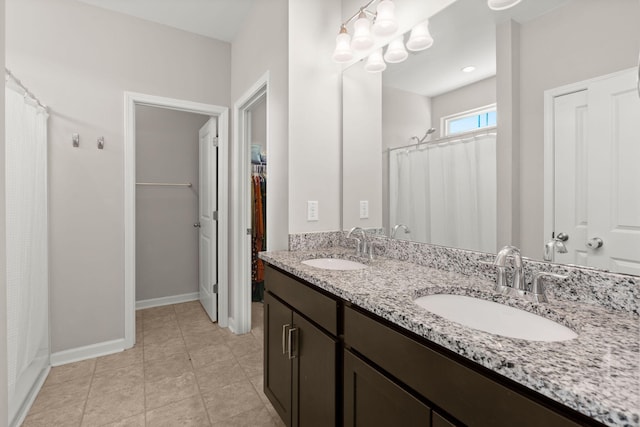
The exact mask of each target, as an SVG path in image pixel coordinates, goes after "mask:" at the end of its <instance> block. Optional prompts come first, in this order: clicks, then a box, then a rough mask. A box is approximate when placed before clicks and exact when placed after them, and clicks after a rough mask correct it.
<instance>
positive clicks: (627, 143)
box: [343, 0, 640, 275]
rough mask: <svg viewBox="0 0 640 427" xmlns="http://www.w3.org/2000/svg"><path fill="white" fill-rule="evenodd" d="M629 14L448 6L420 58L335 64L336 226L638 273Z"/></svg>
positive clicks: (627, 8) (572, 0) (629, 10)
mask: <svg viewBox="0 0 640 427" xmlns="http://www.w3.org/2000/svg"><path fill="white" fill-rule="evenodd" d="M639 16H640V5H639V4H638V3H637V1H634V0H615V1H613V2H612V1H605V0H543V1H527V0H525V1H523V2H521V3H520V4H519V5H517V6H516V7H514V8H512V9H509V10H507V11H502V12H495V11H491V10H489V9H488V8H487V7H486V4H485V2H478V1H474V0H458V1H456V2H454V3H453V4H451V5H450V6H449V7H447V8H446V9H444V10H442V11H441V12H439V13H438V14H437V15H435V16H432V17H430V18H429V21H430V30H431V33H432V35H433V37H434V39H435V43H434V45H433V46H432V47H431V48H430V49H428V50H426V51H422V52H417V53H412V54H410V56H409V59H408V60H407V61H405V62H403V63H400V64H388V67H387V70H386V71H384V72H383V73H381V74H370V73H366V72H365V71H364V70H363V69H362V63H357V64H354V65H353V66H351V67H349V68H348V69H346V70H345V71H344V73H343V103H344V105H343V115H344V116H343V141H344V145H343V147H344V148H343V168H344V171H343V178H344V180H343V198H344V199H343V224H344V228H345V229H349V228H351V227H353V226H360V227H369V228H380V229H383V230H384V231H385V233H386V234H387V235H391V234H394V237H395V238H400V239H408V240H413V241H421V242H428V243H433V244H439V245H444V246H452V247H458V248H466V249H474V250H480V251H486V252H496V251H497V248H498V247H499V246H502V245H503V244H505V243H511V244H515V245H517V246H519V247H521V248H522V251H523V254H525V255H526V256H529V257H532V258H536V259H543V258H544V259H547V260H552V261H555V262H562V263H575V264H581V265H589V266H594V267H598V268H605V269H610V270H613V271H619V272H624V273H629V274H638V275H640V237H638V236H640V190H639V189H638V186H637V185H636V186H635V188H634V184H633V183H634V182H635V183H637V182H640V172H638V170H637V169H639V168H634V167H632V166H631V164H632V163H633V161H632V160H630V159H636V162H637V159H638V158H640V144H637V141H639V140H640V125H639V124H637V117H640V98H639V97H638V94H637V93H636V87H635V75H636V73H637V68H635V66H636V61H637V60H638V50H639V47H640V46H639V43H638V40H639V38H640V28H639V27H638V26H637V18H638V17H639ZM575 93H580V94H581V95H580V96H576V95H574V96H573V97H571V96H568V95H571V94H575ZM596 98H597V99H598V101H596ZM363 107H365V108H363ZM611 111H617V113H615V114H613V113H611ZM633 117H636V119H633ZM496 125H497V126H496ZM603 141H606V143H603ZM511 152H513V153H514V154H510V153H511ZM518 152H519V155H518ZM498 159H500V160H498ZM505 159H511V161H512V163H510V164H507V165H505V162H504V161H505ZM511 168H512V169H513V172H510V170H511ZM596 171H597V172H596ZM506 184H508V185H506ZM510 185H513V190H512V191H511V193H509V194H505V188H509V186H510ZM363 203H364V204H365V205H366V207H367V208H368V209H367V210H368V212H364V211H363ZM506 210H509V212H508V214H509V215H510V218H511V219H512V221H503V220H501V218H504V215H505V211H506ZM600 211H602V212H600ZM604 211H606V212H608V214H607V215H608V216H607V218H604V216H605V213H604ZM365 213H366V215H365ZM509 215H507V217H509ZM600 217H603V219H599V220H598V219H597V218H600ZM507 222H509V223H507ZM505 230H506V231H508V232H510V234H509V233H506V234H505ZM394 232H395V233H394ZM501 233H502V235H509V236H510V238H509V240H508V241H503V240H504V239H502V240H501V238H500V237H499V236H501ZM560 233H563V237H564V236H568V238H567V239H566V240H561V239H558V235H559V234H560ZM594 239H595V240H594ZM598 239H599V240H598ZM599 241H602V244H600V243H599ZM598 245H600V246H598Z"/></svg>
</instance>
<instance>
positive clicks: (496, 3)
mask: <svg viewBox="0 0 640 427" xmlns="http://www.w3.org/2000/svg"><path fill="white" fill-rule="evenodd" d="M521 1H522V0H487V5H488V6H489V9H491V10H505V9H509V8H510V7H513V6H515V5H517V4H518V3H520V2H521Z"/></svg>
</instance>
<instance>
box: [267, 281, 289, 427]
mask: <svg viewBox="0 0 640 427" xmlns="http://www.w3.org/2000/svg"><path fill="white" fill-rule="evenodd" d="M291 315H292V312H291V310H290V309H288V308H287V307H286V306H285V305H284V304H282V303H281V302H280V301H278V300H277V299H275V298H274V297H273V296H272V295H271V294H270V293H269V292H265V294H264V394H266V395H267V397H268V398H269V401H271V404H272V405H273V407H274V408H275V410H276V411H277V412H278V414H279V415H280V418H282V420H283V421H284V423H285V424H286V425H288V426H290V425H291V386H292V383H291V360H290V359H289V355H288V354H284V351H283V345H284V337H283V335H284V334H285V333H286V332H287V329H286V328H287V327H291V322H292V318H291ZM283 328H284V330H283Z"/></svg>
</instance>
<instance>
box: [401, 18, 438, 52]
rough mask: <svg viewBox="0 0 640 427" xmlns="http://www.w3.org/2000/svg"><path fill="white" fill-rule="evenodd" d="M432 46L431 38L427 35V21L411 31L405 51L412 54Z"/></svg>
mask: <svg viewBox="0 0 640 427" xmlns="http://www.w3.org/2000/svg"><path fill="white" fill-rule="evenodd" d="M431 45H433V37H431V34H430V33H429V21H428V20H427V21H424V22H422V23H420V24H418V25H416V26H415V27H413V29H412V30H411V35H410V36H409V40H408V41H407V49H409V50H410V51H412V52H416V51H419V50H424V49H427V48H430V47H431Z"/></svg>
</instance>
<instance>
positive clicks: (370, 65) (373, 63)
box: [364, 48, 387, 73]
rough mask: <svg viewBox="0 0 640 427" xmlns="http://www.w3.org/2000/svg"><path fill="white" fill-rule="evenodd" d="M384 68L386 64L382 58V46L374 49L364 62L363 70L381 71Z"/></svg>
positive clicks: (370, 71)
mask: <svg viewBox="0 0 640 427" xmlns="http://www.w3.org/2000/svg"><path fill="white" fill-rule="evenodd" d="M386 68H387V64H385V62H384V59H382V48H380V49H376V50H374V51H373V52H372V53H371V55H369V57H368V58H367V62H366V63H365V64H364V70H365V71H367V72H369V73H381V72H382V71H384V70H385V69H386Z"/></svg>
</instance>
